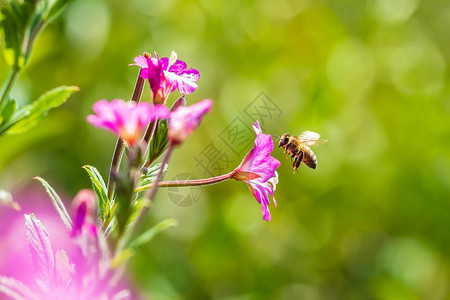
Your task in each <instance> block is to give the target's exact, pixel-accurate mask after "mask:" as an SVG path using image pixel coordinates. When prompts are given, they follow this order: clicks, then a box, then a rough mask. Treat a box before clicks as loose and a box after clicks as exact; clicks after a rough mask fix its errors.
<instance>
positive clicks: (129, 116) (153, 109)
mask: <svg viewBox="0 0 450 300" xmlns="http://www.w3.org/2000/svg"><path fill="white" fill-rule="evenodd" d="M93 109H94V112H95V113H96V115H89V116H88V117H87V121H88V122H89V123H91V124H93V125H94V126H97V127H100V128H104V129H107V130H110V131H112V132H113V133H114V134H116V135H117V136H119V137H121V138H122V139H123V140H124V141H125V142H127V144H128V145H129V146H133V145H134V143H135V142H136V141H137V140H138V139H139V137H140V136H141V134H142V131H143V130H144V129H145V127H146V126H147V124H148V123H149V122H150V121H153V120H155V119H165V118H168V117H169V113H170V111H169V110H168V109H167V108H166V107H165V106H163V105H155V106H151V105H150V104H149V103H146V102H144V103H139V104H137V103H136V102H133V101H130V102H125V101H123V100H121V99H114V100H113V101H111V102H108V101H106V100H100V101H97V102H96V103H94V105H93Z"/></svg>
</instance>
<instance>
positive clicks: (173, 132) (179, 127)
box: [168, 99, 212, 145]
mask: <svg viewBox="0 0 450 300" xmlns="http://www.w3.org/2000/svg"><path fill="white" fill-rule="evenodd" d="M211 106H212V101H211V100H210V99H204V100H202V101H200V102H198V103H195V104H192V105H189V106H186V107H184V106H180V107H178V108H177V109H176V110H175V111H173V112H172V113H171V114H170V119H169V132H168V136H169V140H170V141H171V143H172V144H173V145H177V144H180V143H182V142H183V141H184V140H186V139H187V137H188V136H189V135H190V134H191V132H192V131H193V130H195V129H196V128H197V127H198V125H199V124H200V122H201V121H202V118H203V116H204V115H205V114H206V113H208V112H209V111H210V110H211Z"/></svg>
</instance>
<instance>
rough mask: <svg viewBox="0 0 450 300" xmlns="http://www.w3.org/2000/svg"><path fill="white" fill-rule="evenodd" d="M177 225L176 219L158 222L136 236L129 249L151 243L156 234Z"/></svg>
mask: <svg viewBox="0 0 450 300" xmlns="http://www.w3.org/2000/svg"><path fill="white" fill-rule="evenodd" d="M177 225H178V220H176V219H166V220H164V221H161V222H159V223H158V224H156V225H155V226H153V227H152V228H150V229H148V230H147V231H145V232H144V233H142V234H141V235H140V236H138V237H137V238H136V239H135V240H134V241H132V242H131V244H130V248H137V247H139V246H141V245H143V244H146V243H148V242H149V241H151V240H152V239H153V238H154V237H155V236H156V235H157V234H158V233H160V232H161V231H163V230H166V229H167V228H169V227H174V226H177Z"/></svg>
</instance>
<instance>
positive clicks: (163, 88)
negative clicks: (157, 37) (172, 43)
mask: <svg viewBox="0 0 450 300" xmlns="http://www.w3.org/2000/svg"><path fill="white" fill-rule="evenodd" d="M133 65H136V66H139V67H141V68H142V69H141V73H140V76H141V77H142V78H144V79H148V82H149V83H150V88H151V90H152V98H153V103H155V104H163V103H165V101H166V99H167V97H168V96H169V94H170V93H171V92H173V91H174V90H175V89H177V88H178V90H179V91H180V93H181V94H183V95H186V94H190V93H193V92H194V91H195V90H196V89H197V87H198V85H197V84H196V81H197V80H198V79H199V78H200V73H199V72H198V71H197V70H196V69H192V68H191V69H186V68H187V65H186V63H185V62H184V61H181V60H178V59H177V54H176V53H175V52H173V51H172V54H171V55H170V57H169V58H167V57H163V58H161V59H159V58H158V55H157V54H156V53H155V57H151V56H150V54H148V53H146V54H144V56H142V55H140V56H137V57H135V58H134V64H133Z"/></svg>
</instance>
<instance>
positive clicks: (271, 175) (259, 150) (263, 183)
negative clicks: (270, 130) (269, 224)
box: [232, 121, 280, 221]
mask: <svg viewBox="0 0 450 300" xmlns="http://www.w3.org/2000/svg"><path fill="white" fill-rule="evenodd" d="M253 129H254V130H255V133H256V139H255V147H254V148H253V149H252V150H250V151H249V152H248V153H247V155H246V156H245V157H244V159H243V160H242V162H241V164H240V165H239V166H238V167H237V168H236V169H235V170H234V171H233V175H232V178H234V179H236V180H240V181H243V182H245V183H247V185H248V187H249V189H250V191H251V192H252V194H253V196H255V198H256V200H257V201H258V202H259V203H260V204H261V208H262V214H263V218H264V220H266V221H270V219H271V217H270V211H269V207H268V206H269V204H270V202H269V196H268V195H269V194H270V196H272V199H273V204H274V205H275V207H276V206H277V202H276V201H275V198H274V196H273V192H274V191H275V188H276V185H277V183H278V173H277V172H276V169H277V168H278V166H279V165H280V162H279V161H278V160H277V159H275V158H273V157H272V156H270V154H271V153H272V151H273V142H272V138H271V136H270V135H268V134H263V133H262V131H261V127H260V126H259V122H258V121H256V123H255V124H254V125H253Z"/></svg>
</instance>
